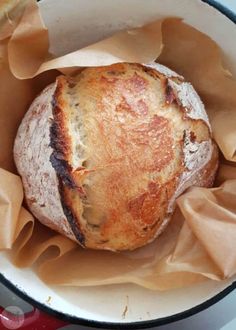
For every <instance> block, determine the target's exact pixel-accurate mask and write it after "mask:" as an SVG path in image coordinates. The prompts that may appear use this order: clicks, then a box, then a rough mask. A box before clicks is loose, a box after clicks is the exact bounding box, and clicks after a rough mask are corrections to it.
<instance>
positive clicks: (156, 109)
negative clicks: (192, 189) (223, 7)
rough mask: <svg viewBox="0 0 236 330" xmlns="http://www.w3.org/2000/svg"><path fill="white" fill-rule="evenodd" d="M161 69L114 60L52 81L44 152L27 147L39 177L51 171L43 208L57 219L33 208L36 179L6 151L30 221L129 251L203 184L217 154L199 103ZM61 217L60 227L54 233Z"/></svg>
mask: <svg viewBox="0 0 236 330" xmlns="http://www.w3.org/2000/svg"><path fill="white" fill-rule="evenodd" d="M166 70H167V69H166V68H164V67H162V66H159V65H158V64H153V65H152V66H144V65H140V64H127V63H121V64H114V65H111V66H107V67H98V68H87V69H84V70H82V71H81V72H80V73H79V74H77V75H75V76H74V77H66V76H60V77H58V78H57V81H56V88H55V90H54V91H53V93H52V94H51V102H52V106H51V107H52V109H51V112H52V118H48V117H47V118H46V119H47V120H48V121H50V123H51V124H50V136H49V138H50V146H49V147H48V148H50V151H49V150H45V149H43V148H42V147H41V146H40V144H37V145H33V144H32V143H31V142H29V144H30V143H31V148H34V147H35V149H37V148H39V150H36V152H35V153H36V154H38V157H41V158H40V164H43V161H44V162H45V164H47V166H46V169H45V171H44V172H43V175H46V174H47V173H46V172H47V171H48V172H50V173H51V177H52V175H53V173H52V170H53V171H54V175H55V173H56V176H57V183H56V185H57V186H56V188H55V189H54V190H55V191H56V192H57V194H55V198H54V199H53V196H51V198H52V199H51V204H53V205H54V207H55V208H56V206H55V205H58V209H60V216H59V217H58V221H57V219H56V218H55V217H54V218H53V219H51V217H52V216H51V213H50V212H51V209H50V206H49V204H46V205H47V207H41V206H40V205H38V202H37V199H38V196H37V195H36V194H35V192H36V191H40V195H42V194H43V189H41V188H42V187H41V183H40V179H37V180H35V181H34V182H33V181H32V182H31V183H32V184H33V185H34V186H35V187H37V189H33V190H32V187H31V186H30V184H29V180H28V178H29V172H30V171H31V172H32V175H31V176H30V177H33V174H34V172H35V173H37V170H35V169H32V168H31V165H30V164H31V158H30V157H32V156H31V155H29V154H26V155H25V157H24V159H20V157H18V156H17V157H15V158H16V162H17V167H18V169H19V172H20V174H21V175H22V177H23V181H24V182H25V186H26V197H30V198H34V202H33V205H34V207H36V208H34V214H35V216H36V217H38V218H39V220H40V221H42V222H43V223H45V224H46V225H49V226H51V227H52V228H54V229H57V228H58V230H59V231H61V232H63V233H65V234H66V235H67V236H68V237H70V238H72V239H75V240H77V241H78V242H79V243H80V244H81V245H82V246H84V247H89V248H94V249H110V250H115V251H118V250H126V249H129V250H132V249H135V248H137V247H140V246H143V245H145V244H147V243H148V242H150V241H152V240H153V239H154V238H155V237H156V236H157V235H159V234H160V233H161V232H162V231H163V229H164V227H165V226H166V225H167V223H168V221H169V219H170V214H171V213H172V211H173V209H174V205H175V200H176V198H177V197H178V196H179V194H181V193H182V192H183V191H184V190H185V189H187V188H188V187H189V186H192V185H198V186H211V185H212V183H213V180H214V176H215V172H216V170H217V164H218V151H217V147H216V146H215V144H214V143H213V142H212V140H211V131H210V126H209V123H208V119H207V116H206V114H205V111H204V106H203V105H202V103H201V101H200V99H199V97H198V96H197V95H196V93H195V91H194V90H193V89H192V87H191V85H189V84H187V83H186V82H185V81H184V79H183V77H180V76H178V75H177V74H175V73H173V75H172V73H171V71H170V70H169V71H166ZM37 102H38V103H39V102H40V100H39V101H37ZM43 102H45V101H44V100H43V101H42V103H43ZM44 106H45V104H41V107H42V108H43V107H44ZM46 106H47V107H48V108H49V106H48V105H46ZM34 107H35V105H32V106H31V110H30V111H31V115H30V117H29V116H28V117H27V116H26V119H24V120H23V123H22V125H21V126H22V128H20V132H21V133H20V137H19V138H17V139H16V141H19V140H20V141H21V142H20V143H17V142H16V145H17V146H18V150H19V151H18V152H15V154H19V155H20V153H21V150H23V148H24V144H22V141H23V139H25V140H27V141H30V138H32V137H30V136H29V135H27V133H26V134H25V133H24V132H25V127H27V125H28V126H29V123H33V122H34V120H35V117H34V114H33V113H34ZM49 115H50V112H47V113H45V116H49ZM50 116H51V115H50ZM48 126H49V125H48V124H47V127H48ZM45 127H46V126H45ZM24 134H25V136H24ZM32 134H34V133H32ZM35 134H37V136H36V137H35V139H32V141H34V140H38V139H39V138H41V140H42V143H43V145H44V148H46V146H47V145H48V140H47V139H45V141H44V137H42V136H41V135H40V134H42V133H40V132H38V131H37V133H35ZM40 148H41V149H40ZM44 154H45V159H44V158H43V157H44ZM49 154H50V156H48V155H49ZM23 161H24V162H25V163H26V164H28V165H27V166H23V165H22V163H23ZM36 162H37V160H36ZM41 166H42V165H41ZM50 166H51V168H50ZM51 177H50V176H49V178H48V181H46V179H45V180H44V181H41V182H43V183H44V185H43V188H44V189H45V184H46V182H47V183H48V185H49V186H50V184H51V183H53V184H55V182H56V180H55V178H54V181H51V179H50V178H51ZM24 178H27V180H24ZM54 190H53V191H54ZM45 194H46V195H47V192H45ZM58 194H59V196H60V197H58ZM51 195H53V194H51ZM28 200H29V198H28ZM43 200H44V201H45V198H44V199H43ZM35 210H36V211H35ZM47 210H48V211H47ZM49 211H50V212H49ZM62 213H63V215H61V214H62ZM63 217H64V218H63ZM62 218H63V219H62ZM65 222H67V229H66V230H61V227H62V224H63V223H65ZM68 224H69V227H70V230H69V229H68ZM65 226H66V225H65ZM67 233H68V234H67Z"/></svg>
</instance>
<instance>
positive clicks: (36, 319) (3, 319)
mask: <svg viewBox="0 0 236 330" xmlns="http://www.w3.org/2000/svg"><path fill="white" fill-rule="evenodd" d="M18 310H19V311H20V309H19V308H17V307H16V311H14V312H13V313H12V312H11V311H10V308H9V311H8V310H7V309H4V308H2V307H1V306H0V329H24V330H32V329H37V330H45V329H47V330H56V329H59V328H61V327H63V326H66V325H68V324H69V323H67V322H64V321H62V320H60V319H57V318H55V317H53V316H51V315H48V314H46V313H44V312H42V311H40V310H39V309H37V308H33V310H32V311H31V312H28V313H25V314H23V313H19V312H17V311H18ZM2 326H3V328H2Z"/></svg>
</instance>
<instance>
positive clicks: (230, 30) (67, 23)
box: [0, 0, 236, 329]
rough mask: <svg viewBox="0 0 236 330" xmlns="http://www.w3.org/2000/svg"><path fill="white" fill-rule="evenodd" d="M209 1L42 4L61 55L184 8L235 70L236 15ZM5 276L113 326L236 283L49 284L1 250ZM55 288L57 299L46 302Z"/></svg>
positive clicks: (76, 316) (179, 308) (75, 318)
mask: <svg viewBox="0 0 236 330" xmlns="http://www.w3.org/2000/svg"><path fill="white" fill-rule="evenodd" d="M207 2H208V3H205V2H203V1H200V0H165V1H163V0H149V1H143V0H126V1H122V0H113V1H111V0H102V1H101V0H93V1H87V0H67V1H65V0H42V1H40V2H39V5H40V9H41V11H42V16H43V18H44V20H45V23H46V25H47V26H48V28H49V34H50V41H51V51H52V52H53V53H55V54H57V55H61V54H65V53H67V52H69V51H73V50H76V49H78V48H80V47H82V46H85V45H88V44H90V43H91V42H94V41H97V40H99V39H102V38H103V37H105V36H108V35H111V34H112V33H113V32H115V31H117V30H120V29H123V28H126V27H135V26H140V25H142V24H144V23H147V22H149V21H153V20H155V19H158V18H160V17H165V16H179V17H182V18H184V19H185V21H186V22H187V23H189V24H191V25H193V26H194V27H196V28H198V29H199V30H201V31H203V32H205V33H207V34H208V35H209V36H211V37H212V38H213V39H214V40H215V41H217V42H218V44H219V45H221V46H222V48H223V49H224V52H225V59H224V61H226V62H227V64H228V67H229V68H230V69H231V71H232V72H233V73H234V74H235V75H236V43H235V42H232V41H233V40H236V26H235V22H236V15H234V14H233V13H232V12H229V11H227V10H226V9H225V8H224V7H222V6H221V7H219V6H218V5H217V4H216V2H215V1H210V0H209V1H207ZM209 3H210V5H209ZM214 7H217V8H214ZM220 11H221V12H220ZM227 36H230V38H227ZM78 262H79V260H78ZM0 280H2V282H3V283H4V284H5V285H7V286H9V287H10V288H11V289H13V290H14V291H16V292H17V293H18V294H19V295H22V296H23V297H24V298H25V299H26V300H28V301H30V302H31V303H33V304H34V305H35V306H36V307H39V308H41V309H44V310H46V311H47V312H49V313H52V314H53V315H56V316H57V317H60V318H63V319H65V320H67V321H71V322H72V323H78V324H84V325H89V326H96V327H101V328H109V329H111V328H119V329H120V328H124V329H128V328H147V327H151V326H156V325H160V324H165V323H169V322H173V321H175V320H178V319H181V318H184V317H187V316H190V315H192V314H194V313H197V312H199V311H201V310H203V309H205V308H207V307H209V306H210V305H212V304H213V303H215V302H216V301H218V300H220V299H222V297H224V296H225V295H226V294H228V293H229V292H230V291H232V290H233V289H234V288H235V287H236V284H235V283H236V282H234V281H236V277H235V278H231V279H230V280H227V281H223V282H215V281H206V282H204V283H202V284H199V285H195V286H193V287H188V288H185V289H177V290H172V291H170V292H158V291H157V292H156V291H150V290H146V289H143V288H141V287H138V286H135V285H130V284H126V285H114V286H103V287H89V288H86V287H84V288H74V287H73V288H70V287H48V286H47V285H46V284H44V283H43V282H42V281H41V280H40V279H39V278H38V276H37V275H36V274H35V273H34V272H33V270H31V269H18V268H15V267H14V266H13V265H12V264H11V262H10V261H9V259H8V257H7V254H5V253H0ZM49 296H50V297H51V300H50V302H47V301H48V297H49ZM126 305H127V307H128V309H127V313H126V315H125V317H124V314H123V312H124V309H125V306H126Z"/></svg>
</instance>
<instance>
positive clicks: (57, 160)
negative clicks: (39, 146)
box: [50, 151, 77, 189]
mask: <svg viewBox="0 0 236 330" xmlns="http://www.w3.org/2000/svg"><path fill="white" fill-rule="evenodd" d="M50 162H51V164H52V167H53V168H54V169H55V171H56V172H57V175H58V176H59V177H60V179H61V180H62V182H63V183H64V184H65V185H66V186H68V187H70V188H71V189H75V188H77V187H76V184H75V182H74V180H73V178H72V177H71V175H70V171H71V166H70V165H69V164H68V162H67V161H66V160H64V159H61V157H60V155H59V154H58V153H57V152H56V151H53V153H52V154H51V156H50Z"/></svg>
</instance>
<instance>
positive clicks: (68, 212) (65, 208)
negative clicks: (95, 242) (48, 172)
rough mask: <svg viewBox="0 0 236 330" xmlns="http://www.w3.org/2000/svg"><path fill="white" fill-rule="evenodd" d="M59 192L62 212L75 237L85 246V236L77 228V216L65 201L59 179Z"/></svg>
mask: <svg viewBox="0 0 236 330" xmlns="http://www.w3.org/2000/svg"><path fill="white" fill-rule="evenodd" d="M58 188H59V192H60V196H61V205H62V208H63V212H64V214H65V216H66V218H67V220H68V222H69V224H70V227H71V230H72V232H73V234H74V235H75V237H76V239H77V240H78V242H79V243H80V244H81V245H82V246H83V247H85V237H84V235H83V234H82V232H81V231H80V228H79V224H78V221H77V217H76V216H75V215H74V213H73V211H72V209H71V208H70V206H69V205H68V203H67V202H66V198H65V194H64V187H63V183H62V182H61V181H60V179H59V187H58Z"/></svg>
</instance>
